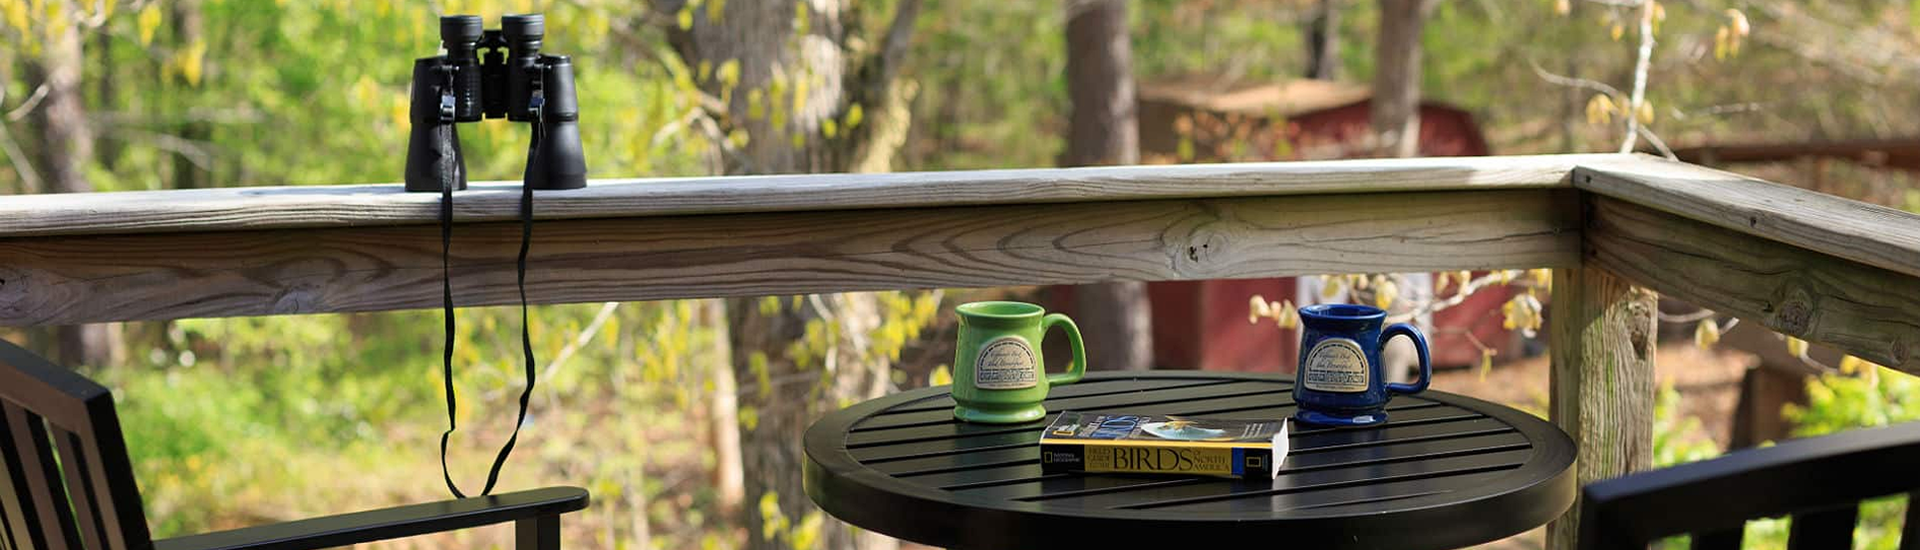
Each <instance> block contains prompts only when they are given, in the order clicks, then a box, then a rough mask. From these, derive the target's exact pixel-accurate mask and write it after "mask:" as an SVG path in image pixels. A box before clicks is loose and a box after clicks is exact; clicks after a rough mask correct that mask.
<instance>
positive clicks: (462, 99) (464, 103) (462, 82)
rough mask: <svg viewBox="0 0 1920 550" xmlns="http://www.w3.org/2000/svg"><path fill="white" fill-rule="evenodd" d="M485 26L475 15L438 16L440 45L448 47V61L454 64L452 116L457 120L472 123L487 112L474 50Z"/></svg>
mask: <svg viewBox="0 0 1920 550" xmlns="http://www.w3.org/2000/svg"><path fill="white" fill-rule="evenodd" d="M485 25H486V23H485V22H484V21H483V20H481V19H480V16H477V15H449V16H446V17H441V18H440V44H441V45H442V46H444V47H445V48H446V49H447V64H449V65H452V66H453V67H452V68H453V79H454V85H453V118H454V120H458V121H460V122H474V121H477V120H480V119H481V118H482V117H483V116H484V115H485V114H486V109H485V106H484V105H483V104H482V101H483V99H484V93H485V92H484V91H483V90H484V88H483V87H482V85H483V84H482V79H481V76H482V75H481V74H480V57H479V55H478V54H477V51H476V50H477V49H478V45H479V43H480V38H481V37H482V36H483V35H484V34H485V30H486V29H485Z"/></svg>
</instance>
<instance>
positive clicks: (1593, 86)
mask: <svg viewBox="0 0 1920 550" xmlns="http://www.w3.org/2000/svg"><path fill="white" fill-rule="evenodd" d="M1527 64H1528V65H1532V66H1533V74H1536V75H1540V79H1541V80H1545V81H1547V82H1549V83H1553V84H1558V85H1561V86H1567V87H1572V88H1585V89H1588V90H1593V91H1596V92H1600V93H1603V94H1607V95H1610V96H1614V97H1619V96H1620V95H1622V94H1621V93H1620V89H1619V88H1615V87H1613V86H1608V85H1607V83H1605V82H1600V81H1597V80H1587V79H1585V78H1574V77H1571V76H1562V75H1558V74H1554V73H1552V72H1550V71H1548V70H1546V69H1545V68H1542V67H1541V66H1540V62H1538V61H1534V60H1532V59H1528V60H1527Z"/></svg>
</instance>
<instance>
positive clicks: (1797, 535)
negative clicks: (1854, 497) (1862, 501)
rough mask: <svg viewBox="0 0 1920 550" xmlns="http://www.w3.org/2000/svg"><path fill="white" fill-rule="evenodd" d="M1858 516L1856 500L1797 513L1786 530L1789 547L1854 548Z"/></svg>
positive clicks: (1813, 549) (1796, 549)
mask: <svg viewBox="0 0 1920 550" xmlns="http://www.w3.org/2000/svg"><path fill="white" fill-rule="evenodd" d="M1859 519H1860V506H1859V505H1857V504H1855V505H1847V506H1839V507H1834V508H1828V509H1825V510H1818V511H1813V512H1806V513H1801V514H1794V515H1793V521H1792V523H1791V526H1790V527H1789V528H1788V531H1787V550H1818V549H1825V548H1852V547H1853V524H1854V523H1855V522H1856V521H1858V520H1859Z"/></svg>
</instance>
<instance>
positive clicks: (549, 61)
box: [406, 14, 587, 192]
mask: <svg viewBox="0 0 1920 550" xmlns="http://www.w3.org/2000/svg"><path fill="white" fill-rule="evenodd" d="M484 25H485V23H484V21H482V20H481V19H480V17H479V16H475V15H449V16H445V17H441V18H440V43H441V45H442V47H444V48H445V49H446V54H445V55H436V56H433V57H423V58H420V59H417V60H415V61H414V63H413V90H412V96H411V102H410V104H409V106H408V110H409V112H408V120H409V121H410V122H411V124H412V126H413V128H412V136H411V137H410V138H409V140H408V142H407V185H406V187H407V190H408V191H433V192H438V191H441V190H442V188H451V189H454V190H459V189H466V188H467V167H466V158H465V157H464V156H463V155H462V154H461V152H460V138H459V133H458V132H457V131H456V129H455V125H456V124H458V123H461V122H478V121H480V119H482V118H503V117H504V118H506V119H507V120H510V121H513V122H527V123H531V124H532V125H533V141H532V143H530V144H529V146H528V148H527V167H526V185H527V187H529V188H532V189H579V188H581V187H585V186H586V185H587V161H586V156H585V155H584V154H583V153H582V152H581V150H580V126H579V119H580V106H579V103H578V102H577V101H575V99H574V93H573V62H572V60H571V59H569V58H568V57H567V56H564V55H550V54H542V53H540V42H541V40H542V39H543V38H544V37H545V34H546V22H545V20H544V18H542V17H541V16H540V15H539V14H530V15H508V16H504V17H501V18H500V26H501V28H500V29H494V30H486V29H484Z"/></svg>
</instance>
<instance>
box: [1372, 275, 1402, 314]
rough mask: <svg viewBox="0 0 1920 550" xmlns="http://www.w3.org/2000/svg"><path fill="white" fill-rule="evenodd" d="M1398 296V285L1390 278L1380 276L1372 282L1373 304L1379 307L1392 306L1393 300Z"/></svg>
mask: <svg viewBox="0 0 1920 550" xmlns="http://www.w3.org/2000/svg"><path fill="white" fill-rule="evenodd" d="M1399 298H1400V285H1399V284H1397V283H1394V282H1393V280H1392V279H1385V278H1382V279H1380V280H1378V281H1375V282H1374V286H1373V305H1374V307H1378V308H1380V309H1387V308H1389V307H1393V301H1394V300H1397V299H1399Z"/></svg>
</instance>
